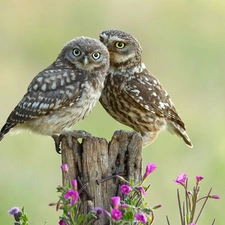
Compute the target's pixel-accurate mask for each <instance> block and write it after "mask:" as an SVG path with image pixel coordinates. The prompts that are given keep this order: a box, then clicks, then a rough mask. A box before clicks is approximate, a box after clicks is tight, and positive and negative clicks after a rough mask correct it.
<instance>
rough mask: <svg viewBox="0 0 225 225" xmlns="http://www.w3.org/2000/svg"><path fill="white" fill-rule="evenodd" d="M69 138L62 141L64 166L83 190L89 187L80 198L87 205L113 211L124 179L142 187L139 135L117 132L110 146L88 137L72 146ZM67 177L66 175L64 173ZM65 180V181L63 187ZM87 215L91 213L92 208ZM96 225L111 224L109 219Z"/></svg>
mask: <svg viewBox="0 0 225 225" xmlns="http://www.w3.org/2000/svg"><path fill="white" fill-rule="evenodd" d="M68 143H69V142H68V141H67V140H66V137H64V138H63V139H62V143H61V151H62V163H63V164H65V163H66V164H67V165H68V167H69V173H70V177H71V178H72V179H77V180H78V184H79V189H80V188H81V187H82V186H83V185H86V188H85V189H84V190H83V191H82V194H81V196H80V198H81V201H82V202H83V203H87V201H88V202H89V203H90V201H89V200H91V202H92V203H93V207H101V208H103V209H106V210H109V209H110V204H111V197H112V196H116V195H119V194H120V193H119V186H120V184H121V181H120V180H119V179H118V178H116V177H115V176H114V178H112V179H108V180H107V179H106V181H103V180H104V178H107V177H110V176H113V175H118V174H119V175H120V174H121V176H123V177H124V178H125V179H127V180H130V179H132V180H134V182H135V183H140V182H141V180H142V138H141V136H140V135H139V134H138V133H136V132H127V131H116V132H115V133H114V135H113V137H112V139H111V141H110V142H109V143H108V142H107V141H106V139H104V138H97V137H86V138H84V139H82V142H81V143H79V142H78V140H76V139H75V138H74V139H73V141H72V146H69V144H68ZM63 176H64V173H63ZM64 181H65V177H63V184H64ZM88 205H89V207H88V206H87V207H86V208H85V213H88V210H90V209H89V208H90V204H88ZM96 224H101V225H103V224H109V221H108V220H107V218H106V217H105V216H103V217H101V219H100V220H98V221H97V222H96Z"/></svg>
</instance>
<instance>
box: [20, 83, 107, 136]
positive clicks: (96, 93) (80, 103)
mask: <svg viewBox="0 0 225 225" xmlns="http://www.w3.org/2000/svg"><path fill="white" fill-rule="evenodd" d="M102 87H103V84H101V83H99V89H98V90H96V89H95V88H94V87H93V86H92V85H87V86H86V87H85V88H84V90H83V92H82V95H81V96H80V98H77V99H76V100H75V101H74V103H71V104H70V106H67V107H62V108H60V109H57V110H55V111H54V112H53V113H50V114H48V115H44V116H39V117H38V118H36V119H32V120H29V121H26V122H25V123H23V124H18V125H17V127H16V129H19V130H20V129H21V128H22V129H27V130H30V131H32V132H35V133H39V134H42V135H49V136H52V135H54V134H60V133H62V131H63V130H66V129H68V128H69V127H71V126H72V125H74V124H76V123H77V122H78V121H80V120H82V119H84V118H85V117H86V116H87V115H88V114H89V113H90V112H91V111H92V109H93V107H94V106H95V104H96V102H97V101H98V99H99V97H100V95H101V90H102Z"/></svg>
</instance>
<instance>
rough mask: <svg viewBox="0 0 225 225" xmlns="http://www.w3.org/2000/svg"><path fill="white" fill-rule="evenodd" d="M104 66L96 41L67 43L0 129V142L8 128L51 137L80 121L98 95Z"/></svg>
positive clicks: (104, 58) (101, 47) (101, 48)
mask: <svg viewBox="0 0 225 225" xmlns="http://www.w3.org/2000/svg"><path fill="white" fill-rule="evenodd" d="M108 67H109V54H108V51H107V48H106V47H105V46H104V45H103V44H102V43H101V42H100V41H98V40H95V39H92V38H88V37H79V38H76V39H73V40H71V41H70V42H68V43H67V44H66V45H65V46H64V47H63V49H62V51H61V52H60V54H59V55H58V57H57V59H56V60H55V61H54V62H53V63H52V64H51V65H50V66H49V67H48V68H46V69H44V70H43V71H41V72H40V73H38V74H37V76H35V77H34V79H33V80H32V82H31V84H30V85H29V87H28V89H27V93H26V94H25V95H24V97H23V98H22V100H21V101H20V102H19V104H18V105H17V106H16V107H15V109H14V110H13V111H12V112H11V114H10V115H9V117H8V119H7V121H6V123H5V125H4V126H3V128H2V129H1V131H0V140H1V139H2V138H3V137H4V135H5V134H6V133H7V132H9V130H11V129H12V128H16V129H26V130H30V131H32V132H36V133H39V134H43V135H49V136H53V135H56V134H60V133H61V132H62V131H63V130H64V129H67V128H69V127H70V126H72V125H73V124H75V123H77V122H78V121H79V120H82V119H83V118H84V117H85V116H87V115H88V114H89V113H90V112H91V110H92V108H93V107H94V105H95V103H96V102H97V101H98V99H99V97H100V95H101V91H102V88H103V84H104V80H105V76H106V71H107V69H108Z"/></svg>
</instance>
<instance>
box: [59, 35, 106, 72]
mask: <svg viewBox="0 0 225 225" xmlns="http://www.w3.org/2000/svg"><path fill="white" fill-rule="evenodd" d="M58 59H60V60H63V62H64V63H67V64H69V65H70V66H72V67H74V66H75V68H79V69H81V70H86V71H98V70H102V69H104V70H105V69H106V70H107V68H108V66H109V53H108V50H107V48H106V47H105V46H104V45H103V44H102V43H101V42H100V41H98V40H96V39H93V38H89V37H78V38H75V39H73V40H71V41H70V42H68V43H67V44H66V45H65V46H64V47H63V49H62V51H61V53H60V54H59V56H58Z"/></svg>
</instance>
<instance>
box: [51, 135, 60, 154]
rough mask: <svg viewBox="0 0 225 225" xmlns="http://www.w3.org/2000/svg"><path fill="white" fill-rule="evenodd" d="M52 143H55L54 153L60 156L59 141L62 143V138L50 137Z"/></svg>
mask: <svg viewBox="0 0 225 225" xmlns="http://www.w3.org/2000/svg"><path fill="white" fill-rule="evenodd" d="M52 138H53V140H54V142H55V151H56V152H57V153H58V154H62V152H61V146H60V145H61V141H62V136H61V135H59V136H58V135H53V136H52Z"/></svg>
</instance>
